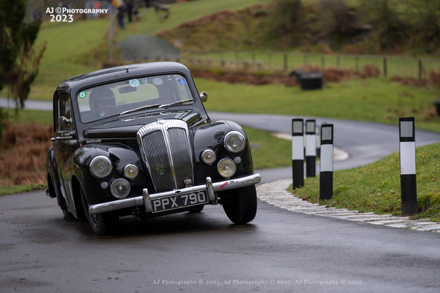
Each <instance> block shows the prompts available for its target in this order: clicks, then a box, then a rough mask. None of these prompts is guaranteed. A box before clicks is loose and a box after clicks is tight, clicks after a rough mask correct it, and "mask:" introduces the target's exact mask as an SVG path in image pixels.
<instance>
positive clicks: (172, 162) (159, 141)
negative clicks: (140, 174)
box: [137, 119, 194, 192]
mask: <svg viewBox="0 0 440 293" xmlns="http://www.w3.org/2000/svg"><path fill="white" fill-rule="evenodd" d="M137 140H138V143H139V145H140V147H141V148H140V149H141V154H142V159H143V161H144V163H145V166H146V167H147V169H148V172H149V174H150V177H151V179H152V181H153V185H154V189H155V190H156V192H164V191H170V190H173V189H180V188H184V187H185V184H184V182H183V181H184V180H185V179H191V180H192V182H194V172H193V170H194V168H193V159H192V157H193V156H192V148H191V142H190V139H189V131H188V125H187V124H186V123H185V122H183V121H181V120H176V119H170V120H158V121H157V122H153V123H150V124H148V125H145V126H143V127H142V128H140V129H139V130H138V131H137ZM158 168H163V169H164V172H162V173H161V172H159V171H158Z"/></svg>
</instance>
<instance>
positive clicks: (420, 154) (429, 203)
mask: <svg viewBox="0 0 440 293" xmlns="http://www.w3.org/2000/svg"><path fill="white" fill-rule="evenodd" d="M416 162H417V167H416V173H417V201H418V214H417V215H416V216H413V218H415V219H430V220H432V221H440V143H437V144H432V145H428V146H423V147H419V148H417V149H416ZM333 176H334V177H333V197H332V198H331V199H330V200H326V201H320V202H319V176H318V177H315V178H307V179H306V180H305V182H304V187H302V188H297V189H295V190H294V191H292V186H290V187H289V191H291V192H292V193H293V194H294V195H295V196H297V197H299V198H302V199H305V200H307V201H309V202H312V203H318V202H319V203H320V204H324V205H326V206H331V207H337V208H347V209H352V210H358V211H361V212H374V213H377V214H392V215H401V213H402V211H401V199H400V197H401V192H400V159H399V153H394V154H392V155H390V156H387V157H385V158H383V159H382V160H380V161H378V162H375V163H373V164H369V165H367V166H363V167H358V168H354V169H350V170H343V171H338V172H334V174H333Z"/></svg>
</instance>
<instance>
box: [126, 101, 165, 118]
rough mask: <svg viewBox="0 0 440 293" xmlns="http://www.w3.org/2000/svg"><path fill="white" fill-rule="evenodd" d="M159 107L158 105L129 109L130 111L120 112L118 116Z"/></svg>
mask: <svg viewBox="0 0 440 293" xmlns="http://www.w3.org/2000/svg"><path fill="white" fill-rule="evenodd" d="M159 106H160V104H153V105H146V106H142V107H139V108H135V109H130V110H127V111H124V112H121V113H120V114H119V116H121V115H124V114H127V113H131V112H136V111H139V110H144V109H148V108H153V107H159Z"/></svg>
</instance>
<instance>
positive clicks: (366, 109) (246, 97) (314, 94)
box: [196, 78, 440, 132]
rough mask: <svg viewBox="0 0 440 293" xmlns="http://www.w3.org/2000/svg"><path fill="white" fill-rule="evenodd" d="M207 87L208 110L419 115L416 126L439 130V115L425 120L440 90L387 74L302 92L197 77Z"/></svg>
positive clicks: (394, 118)
mask: <svg viewBox="0 0 440 293" xmlns="http://www.w3.org/2000/svg"><path fill="white" fill-rule="evenodd" d="M196 84H197V87H198V90H199V91H206V92H207V93H208V95H209V100H208V102H207V103H206V104H205V107H206V108H207V109H208V111H223V112H239V113H264V114H281V115H292V116H315V117H327V118H339V119H349V120H360V121H371V122H380V123H387V124H395V125H397V124H398V121H399V117H404V116H414V117H415V119H416V127H417V128H420V129H426V130H431V131H436V132H439V131H440V128H439V127H438V125H439V122H440V119H439V118H438V117H437V118H432V119H430V120H426V121H424V118H423V117H424V112H425V110H426V109H428V108H430V107H432V102H433V101H434V100H435V99H437V98H438V94H437V93H436V92H435V91H434V90H432V89H426V88H413V87H410V86H402V85H400V84H397V83H395V82H392V81H391V80H389V79H386V78H369V79H364V80H352V81H347V82H341V83H329V84H327V85H326V87H325V88H324V89H323V90H315V91H302V90H301V89H300V88H299V87H297V86H296V87H286V86H283V85H264V86H252V85H243V84H227V83H222V82H215V81H211V80H204V79H197V78H196Z"/></svg>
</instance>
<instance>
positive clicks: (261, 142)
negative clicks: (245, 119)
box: [244, 127, 292, 169]
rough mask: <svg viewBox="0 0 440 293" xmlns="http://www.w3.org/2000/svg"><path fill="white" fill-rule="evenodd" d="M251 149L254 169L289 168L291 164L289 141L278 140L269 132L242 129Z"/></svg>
mask: <svg viewBox="0 0 440 293" xmlns="http://www.w3.org/2000/svg"><path fill="white" fill-rule="evenodd" d="M244 130H245V131H246V134H247V135H248V137H249V141H250V144H251V148H252V158H253V161H254V168H255V169H270V168H278V167H285V166H289V165H290V164H291V163H292V153H291V147H292V146H291V145H292V143H291V141H289V140H284V139H279V138H276V137H274V136H272V135H271V133H270V132H267V131H262V130H256V129H253V128H249V127H244Z"/></svg>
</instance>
